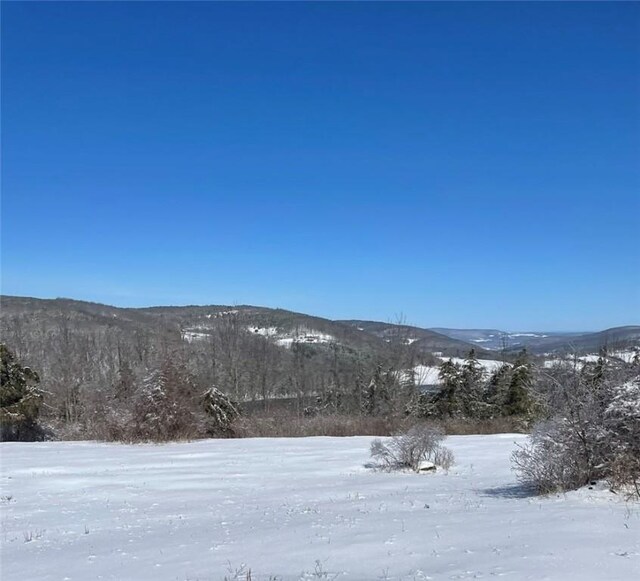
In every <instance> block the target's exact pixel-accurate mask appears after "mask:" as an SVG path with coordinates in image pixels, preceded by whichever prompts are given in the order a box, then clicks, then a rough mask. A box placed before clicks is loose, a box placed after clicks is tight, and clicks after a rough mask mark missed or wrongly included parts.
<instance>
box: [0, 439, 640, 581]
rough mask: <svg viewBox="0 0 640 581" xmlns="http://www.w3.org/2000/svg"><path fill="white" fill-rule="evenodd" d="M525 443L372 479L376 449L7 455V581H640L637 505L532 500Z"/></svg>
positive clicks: (253, 447) (314, 443) (167, 448)
mask: <svg viewBox="0 0 640 581" xmlns="http://www.w3.org/2000/svg"><path fill="white" fill-rule="evenodd" d="M522 439H523V437H522V436H517V435H495V436H456V437H451V438H449V439H448V440H447V441H446V443H447V445H448V446H450V447H451V448H452V449H453V451H454V453H455V455H456V460H457V465H456V466H455V467H454V468H453V469H452V470H451V471H450V472H449V473H448V474H445V473H437V474H424V475H417V474H412V473H392V474H388V473H380V472H372V471H370V470H368V469H366V468H365V467H364V465H365V464H366V463H367V462H368V461H369V444H370V442H371V440H372V438H370V437H356V438H300V439H247V440H205V441H198V442H192V443H183V444H169V445H161V446H155V445H140V446H125V445H112V444H96V443H87V442H53V443H35V444H21V443H4V444H0V454H1V460H2V487H1V489H2V490H1V494H2V502H1V504H0V510H1V511H2V536H1V539H2V553H1V557H2V561H1V575H0V577H1V578H2V580H3V581H18V580H20V581H22V580H44V579H47V580H51V581H62V580H74V581H87V580H93V579H105V580H107V579H111V580H113V579H122V580H124V579H126V580H136V581H143V580H153V581H160V580H180V581H183V580H191V581H195V580H200V581H209V580H218V579H224V578H225V576H226V577H228V578H229V579H233V578H238V579H242V578H243V577H242V576H241V575H238V576H236V577H234V575H235V572H236V571H238V570H240V569H241V567H242V565H243V564H244V565H246V568H250V569H251V572H252V579H253V580H254V581H257V580H263V579H264V580H268V579H270V578H277V579H282V580H298V579H345V580H347V579H349V580H374V579H407V580H414V579H468V578H493V577H503V578H506V579H535V580H541V579H557V580H568V579H579V580H581V581H584V580H587V579H598V580H605V579H606V580H609V581H615V580H630V579H634V578H636V579H637V578H639V577H638V573H639V572H640V515H639V513H640V507H639V506H638V505H637V504H635V505H634V504H628V503H625V502H624V501H623V500H622V499H620V498H619V497H617V496H615V495H613V494H611V493H609V492H607V491H606V490H604V489H602V488H601V487H600V488H598V489H596V490H586V489H585V490H581V491H578V492H573V493H569V494H566V495H557V496H552V497H547V498H538V497H531V496H528V495H527V494H526V492H525V491H524V490H522V489H521V488H520V487H518V486H517V483H516V481H515V478H514V475H513V474H512V473H511V471H510V464H509V455H510V453H511V451H512V450H513V448H514V442H516V441H519V440H520V441H521V440H522ZM245 571H246V569H245ZM270 576H271V577H270Z"/></svg>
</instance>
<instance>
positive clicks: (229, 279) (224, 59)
mask: <svg viewBox="0 0 640 581" xmlns="http://www.w3.org/2000/svg"><path fill="white" fill-rule="evenodd" d="M639 39H640V4H638V3H584V4H583V3H546V2H543V3H508V4H505V3H486V4H485V3H437V4H430V3H406V4H405V3H403V4H397V3H396V4H390V3H384V4H383V3H373V4H370V3H366V4H365V3H345V4H339V3H327V4H311V3H280V4H265V3H258V4H253V3H238V4H233V3H231V4H229V3H29V2H27V3H7V2H3V3H2V153H3V168H2V186H3V187H2V275H3V277H2V278H3V280H2V291H3V292H4V293H5V294H18V295H30V296H38V297H57V296H67V297H73V298H78V299H87V300H95V301H99V302H106V303H110V304H116V305H123V306H137V305H151V304H212V303H213V304H243V303H248V304H258V305H266V306H278V307H283V308H289V309H292V310H298V311H303V312H308V313H313V314H318V315H322V316H327V317H331V318H368V319H378V320H389V319H393V318H394V317H395V315H397V314H399V313H403V314H404V316H405V318H406V319H407V320H408V322H410V323H414V324H417V325H423V326H454V327H455V326H457V327H498V328H505V329H510V330H516V329H520V330H524V329H541V330H544V329H547V330H554V329H555V330H559V329H563V330H569V329H576V330H591V329H599V328H604V327H609V326H614V325H622V324H631V323H638V322H639V320H640V40H639Z"/></svg>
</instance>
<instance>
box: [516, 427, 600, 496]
mask: <svg viewBox="0 0 640 581" xmlns="http://www.w3.org/2000/svg"><path fill="white" fill-rule="evenodd" d="M511 460H512V466H513V468H514V470H515V471H516V474H517V476H518V480H519V481H520V482H521V483H522V484H524V485H526V486H530V487H532V488H533V489H535V490H536V491H537V492H539V493H540V494H548V493H551V492H557V491H560V490H572V489H574V488H579V487H580V486H583V485H585V484H587V483H588V482H589V481H590V479H591V478H592V477H593V475H594V473H593V470H592V468H593V467H592V466H590V463H589V460H588V458H587V457H586V456H585V454H583V453H582V442H581V440H580V438H579V437H578V435H577V434H576V433H575V431H573V430H571V428H570V426H569V425H568V423H567V422H566V421H565V420H562V419H555V420H549V421H546V422H543V423H540V424H538V425H537V426H536V428H535V429H534V431H533V432H532V434H531V437H530V442H529V443H528V444H526V445H522V446H519V447H518V449H517V450H516V451H515V452H514V453H513V454H512V456H511Z"/></svg>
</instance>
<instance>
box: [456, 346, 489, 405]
mask: <svg viewBox="0 0 640 581" xmlns="http://www.w3.org/2000/svg"><path fill="white" fill-rule="evenodd" d="M483 376H484V370H483V368H482V366H481V365H480V363H478V359H477V357H476V351H475V349H471V351H469V354H468V355H467V358H466V359H465V361H464V364H463V365H462V368H461V370H460V386H459V393H460V404H461V407H462V413H463V414H464V415H465V416H466V417H476V416H478V415H479V412H480V408H481V407H482V391H483V385H482V378H483Z"/></svg>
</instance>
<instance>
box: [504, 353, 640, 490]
mask: <svg viewBox="0 0 640 581" xmlns="http://www.w3.org/2000/svg"><path fill="white" fill-rule="evenodd" d="M554 373H556V374H549V376H548V378H547V380H548V386H547V389H548V392H547V393H546V397H547V401H548V402H549V403H548V406H549V409H550V410H552V413H550V418H549V419H548V420H546V421H544V422H541V423H539V424H537V425H536V426H535V428H534V430H533V432H532V434H531V437H530V441H529V443H528V444H526V445H524V446H520V447H519V449H518V450H516V451H515V452H514V453H513V455H512V463H513V468H514V470H515V471H516V473H517V475H518V478H519V480H520V481H521V482H523V483H524V484H526V485H528V486H531V487H533V488H534V489H535V490H537V491H538V492H539V493H542V494H545V493H550V492H555V491H560V490H573V489H576V488H579V487H581V486H584V485H586V484H588V483H590V482H591V481H594V480H603V479H604V480H608V481H609V483H610V485H611V487H612V489H620V490H625V491H629V492H630V495H631V496H636V497H638V498H640V484H639V483H640V377H638V375H637V371H636V369H634V368H633V367H631V368H625V367H622V368H613V369H611V368H608V367H607V366H606V365H605V364H604V363H600V364H599V367H596V368H595V369H594V370H593V371H592V370H589V369H587V370H586V371H585V370H584V369H582V370H580V369H577V368H574V369H570V368H567V367H565V368H559V369H557V370H555V372H554Z"/></svg>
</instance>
